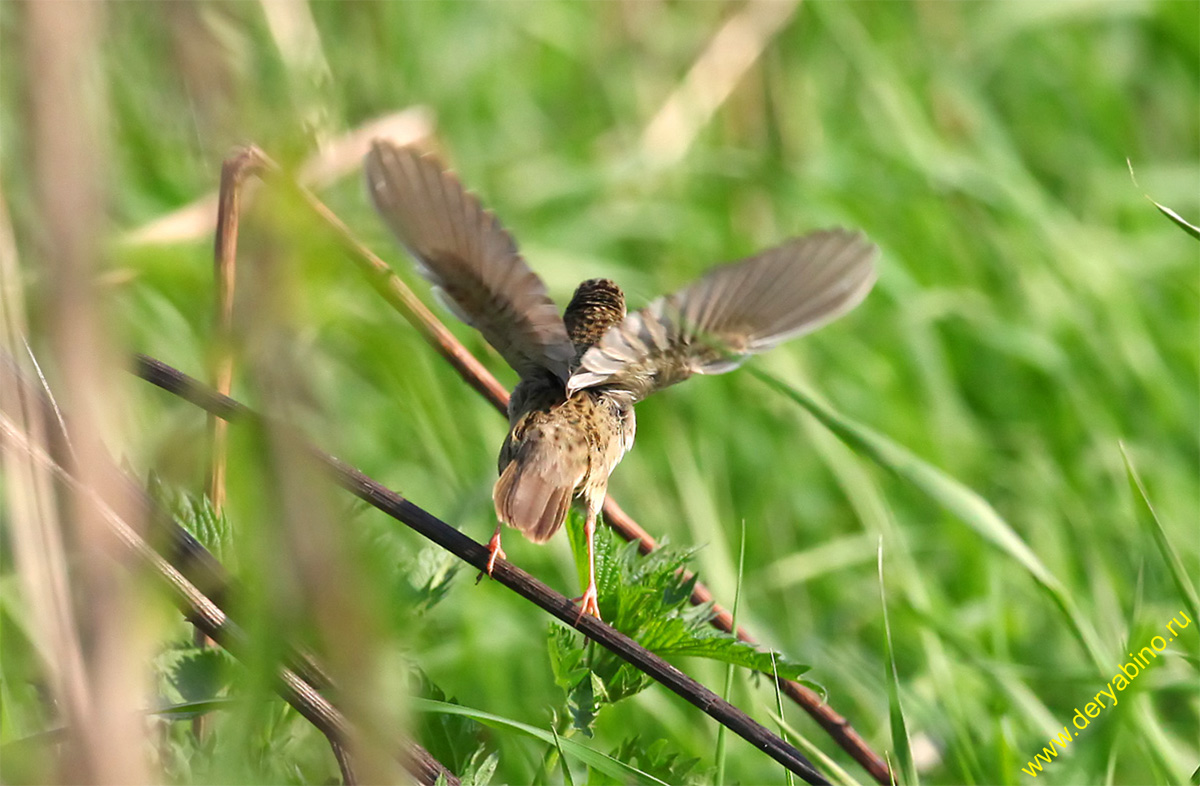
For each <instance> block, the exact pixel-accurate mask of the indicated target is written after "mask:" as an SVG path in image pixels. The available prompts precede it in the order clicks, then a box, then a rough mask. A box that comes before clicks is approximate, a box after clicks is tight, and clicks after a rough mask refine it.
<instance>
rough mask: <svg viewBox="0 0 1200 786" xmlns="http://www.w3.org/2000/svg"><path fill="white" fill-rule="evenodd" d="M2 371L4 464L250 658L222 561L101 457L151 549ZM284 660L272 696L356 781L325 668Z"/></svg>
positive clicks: (344, 724) (448, 776)
mask: <svg viewBox="0 0 1200 786" xmlns="http://www.w3.org/2000/svg"><path fill="white" fill-rule="evenodd" d="M0 371H2V373H0V379H4V380H5V383H6V384H5V386H4V387H5V388H6V389H7V390H10V391H11V392H13V393H14V394H17V393H19V398H16V397H9V398H5V399H3V400H0V448H3V450H2V451H0V452H2V453H3V457H4V459H5V460H6V463H7V462H8V461H9V460H11V459H14V458H22V459H24V460H25V461H26V462H27V463H28V464H29V465H31V466H35V467H37V468H38V469H40V470H41V471H43V472H45V473H46V474H47V475H49V476H51V477H54V478H55V479H56V480H58V481H59V482H61V483H63V484H64V485H65V486H67V487H69V488H71V489H72V490H74V491H75V493H76V494H77V495H78V496H79V497H80V498H81V499H82V500H84V501H85V502H86V504H88V505H89V506H90V507H91V509H92V511H93V512H94V513H95V514H96V515H97V517H98V519H99V520H100V521H101V522H103V524H104V525H105V527H106V529H108V531H109V532H110V533H111V534H112V535H113V537H114V539H115V540H116V541H117V542H119V543H120V545H121V547H122V548H123V550H125V552H126V553H127V554H128V555H129V556H130V557H131V560H130V561H131V562H132V563H133V564H139V565H141V566H143V567H145V568H146V569H147V570H148V572H149V573H151V574H153V575H154V576H155V577H156V578H157V579H158V580H159V582H160V584H162V586H164V587H165V589H166V590H167V592H168V594H169V595H170V597H171V598H172V600H173V601H174V602H175V604H176V606H177V607H178V608H179V610H180V612H181V613H182V614H183V615H184V617H185V618H186V619H187V620H188V621H189V622H191V623H192V624H193V625H195V626H196V627H197V629H199V630H200V631H202V632H203V633H204V634H205V636H206V637H209V638H211V639H212V640H213V641H215V642H218V643H219V644H221V646H223V647H225V648H226V649H227V650H229V651H230V652H231V653H232V654H233V655H234V656H235V657H242V656H243V655H244V654H245V653H249V652H253V648H252V644H251V642H250V639H249V637H248V636H247V635H246V633H245V630H244V629H243V628H242V627H241V626H240V625H238V624H237V623H236V621H234V620H233V619H232V618H231V616H230V615H229V614H228V612H227V611H226V610H225V609H226V607H228V606H229V605H231V604H230V597H229V596H230V595H231V594H232V593H233V588H232V587H231V586H230V581H229V578H228V574H227V573H226V571H225V569H224V568H223V566H222V565H221V564H220V562H218V561H217V559H216V558H215V557H214V556H213V555H212V554H211V553H210V552H208V550H206V549H205V548H204V547H203V546H202V545H201V544H200V543H199V542H198V541H196V540H195V539H194V538H193V537H192V536H191V535H190V534H188V532H187V531H186V530H185V529H184V528H183V527H182V526H181V525H180V524H179V523H178V522H177V521H175V520H174V519H173V518H172V517H171V516H170V515H169V514H168V513H167V512H166V511H164V510H163V509H162V508H161V506H160V505H159V504H158V503H156V502H155V501H154V500H153V499H151V498H150V496H149V495H148V494H146V493H145V492H144V491H143V490H142V489H140V488H139V487H138V485H137V483H136V482H135V481H134V480H133V479H132V478H130V477H128V476H127V475H125V474H124V473H123V472H121V471H120V470H118V469H117V467H116V464H115V463H113V462H112V460H111V457H103V460H102V461H100V464H101V466H97V467H93V473H95V474H96V475H98V476H100V477H102V478H103V479H104V483H103V485H104V487H105V488H118V489H122V490H123V491H124V496H125V498H126V499H127V500H129V501H131V503H132V507H133V509H134V510H135V511H136V512H137V514H138V518H139V519H141V520H142V521H145V522H147V526H148V533H147V535H148V536H149V538H148V539H149V540H150V541H153V542H154V543H155V544H157V546H151V545H150V544H149V543H148V542H147V538H145V537H143V536H142V535H141V534H140V533H139V532H137V531H136V530H135V529H133V528H132V527H131V526H130V525H129V523H128V520H127V518H126V514H123V513H120V512H118V511H117V510H115V509H114V508H113V506H112V505H111V504H109V503H108V502H107V501H106V500H105V499H104V498H102V497H101V495H100V494H99V493H97V492H96V491H95V490H94V489H93V488H92V487H91V486H90V485H88V484H87V483H85V482H84V481H83V480H81V479H80V478H78V477H77V476H76V475H74V474H72V472H70V471H68V470H67V469H65V468H64V467H63V466H62V465H61V464H60V463H59V462H58V461H57V460H56V459H55V458H54V457H53V456H52V455H51V453H52V450H51V448H50V446H49V445H48V444H47V436H48V435H47V430H46V429H44V428H42V429H38V428H31V426H33V425H35V424H43V423H45V422H47V420H48V418H49V416H50V411H51V405H50V403H49V402H48V401H46V396H45V395H44V394H42V393H40V392H39V391H38V390H37V389H36V388H35V387H34V386H33V385H31V384H30V383H29V382H28V381H27V380H26V379H25V378H24V374H23V373H22V371H21V370H20V369H19V368H18V366H17V363H16V362H15V360H14V359H13V358H12V357H11V356H9V355H7V353H0ZM65 431H66V428H65V425H62V433H55V434H53V436H54V437H55V438H56V439H59V440H60V441H61V440H62V438H63V437H65V435H66V434H65ZM11 490H12V491H14V492H15V491H17V490H18V489H15V488H14V489H11ZM283 661H284V665H283V666H281V667H280V669H279V672H278V675H277V678H278V681H277V684H276V691H277V692H278V693H279V695H280V696H281V697H282V698H283V699H284V700H285V701H286V702H288V703H289V704H290V705H292V706H293V707H294V708H295V709H296V711H297V712H299V713H300V715H301V716H302V717H304V718H306V719H307V720H308V721H309V722H311V723H312V724H313V725H314V726H315V727H316V728H317V729H318V730H319V731H320V732H321V733H322V734H323V735H324V736H325V737H326V738H327V739H328V740H329V742H330V745H331V747H332V749H333V753H334V756H335V757H336V758H337V761H338V765H339V767H340V768H341V771H342V775H343V782H344V783H347V784H353V783H356V782H357V780H356V777H355V774H354V770H353V769H352V764H351V760H350V758H349V757H348V756H347V742H349V741H352V740H354V739H356V738H360V737H362V736H363V730H362V729H361V728H358V727H356V726H355V724H353V723H352V722H351V720H350V719H349V718H347V717H346V715H345V714H344V713H342V712H341V710H339V709H338V708H337V707H336V706H335V705H334V704H333V703H332V702H330V700H329V699H328V698H326V696H325V695H324V694H326V693H330V692H334V693H336V691H335V690H334V686H333V684H332V682H331V680H330V678H329V676H328V674H327V672H326V670H325V668H324V667H323V666H322V665H321V664H319V663H318V662H317V661H316V659H315V658H314V657H313V656H312V655H311V654H310V653H307V652H304V651H300V650H296V649H294V648H289V649H286V650H285V652H284V658H283ZM366 736H367V737H369V738H371V742H372V743H373V744H374V745H376V746H378V747H381V748H383V747H391V746H393V745H395V743H391V742H389V741H386V740H382V739H379V738H380V737H381V735H380V734H379V733H377V732H369V733H367V735H366ZM393 758H394V760H395V761H396V762H397V763H399V764H400V765H401V766H402V767H403V768H404V769H405V771H407V772H408V774H409V775H410V776H412V778H413V779H414V780H415V781H416V782H417V783H419V784H422V786H433V784H435V783H437V782H439V779H441V782H443V783H446V784H448V785H449V786H457V784H458V782H459V781H458V778H457V776H455V774H454V773H453V772H451V771H450V770H448V769H446V767H445V766H444V765H442V764H441V763H440V762H439V761H438V760H437V759H435V758H434V757H433V756H432V755H431V754H430V753H429V752H428V751H427V750H425V749H424V748H422V747H421V746H420V745H418V744H416V743H415V742H413V741H411V740H408V739H401V740H400V742H399V745H398V749H397V750H396V751H395V754H394V757H393Z"/></svg>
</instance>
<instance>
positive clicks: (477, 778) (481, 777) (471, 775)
mask: <svg viewBox="0 0 1200 786" xmlns="http://www.w3.org/2000/svg"><path fill="white" fill-rule="evenodd" d="M499 763H500V754H499V753H497V752H496V751H492V752H491V753H485V751H484V749H483V747H480V748H479V750H477V751H475V755H474V756H472V757H471V761H470V762H468V763H467V768H466V769H465V770H463V773H462V777H461V778H459V782H460V783H461V784H462V786H487V785H488V784H489V783H491V782H492V775H493V774H495V772H496V765H497V764H499ZM438 777H439V778H440V777H441V776H440V775H439V776H438Z"/></svg>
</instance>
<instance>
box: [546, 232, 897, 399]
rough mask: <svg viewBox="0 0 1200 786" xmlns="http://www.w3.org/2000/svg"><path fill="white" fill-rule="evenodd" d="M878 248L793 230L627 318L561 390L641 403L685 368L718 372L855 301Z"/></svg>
mask: <svg viewBox="0 0 1200 786" xmlns="http://www.w3.org/2000/svg"><path fill="white" fill-rule="evenodd" d="M876 252H877V249H876V247H875V246H874V244H872V243H870V242H868V241H867V240H866V239H865V238H864V237H863V236H862V235H861V234H859V233H856V232H849V231H846V230H843V229H832V230H823V231H820V232H813V233H812V234H809V235H805V236H803V237H799V238H794V239H792V240H789V241H788V242H786V243H784V244H783V245H780V246H778V247H776V248H772V249H769V250H767V251H764V252H762V253H760V254H757V255H755V256H753V257H750V258H749V259H746V260H743V261H741V262H736V263H733V264H730V265H724V266H722V267H719V268H717V269H715V270H713V271H712V272H710V273H709V274H708V275H706V276H704V277H703V278H701V279H700V280H699V281H697V282H696V283H694V284H692V285H691V286H689V287H687V288H685V289H683V290H680V291H679V292H676V293H675V294H673V295H670V296H668V297H665V298H660V299H658V300H656V301H654V302H653V303H651V304H650V305H649V306H647V307H646V308H644V309H642V310H640V311H637V312H634V313H632V314H630V315H629V316H627V317H626V318H625V320H624V321H623V322H621V323H620V324H617V325H614V326H613V327H612V328H610V329H609V330H608V332H607V333H605V334H604V336H603V338H601V339H600V341H599V342H598V343H597V344H596V345H595V346H593V347H592V348H591V349H589V350H588V351H587V352H586V353H584V355H583V357H582V358H581V359H580V362H579V367H578V369H576V371H575V372H574V373H573V374H572V375H571V378H570V379H569V380H568V381H567V390H568V392H569V393H574V392H575V391H577V390H581V389H583V388H588V387H596V386H600V385H604V386H608V387H610V388H613V389H619V390H625V391H627V392H628V393H629V394H630V395H631V396H632V398H633V400H634V401H639V400H641V399H643V398H645V397H646V396H648V395H650V394H651V393H653V392H654V391H656V390H661V389H662V388H665V387H667V386H668V385H673V384H675V383H676V382H680V381H682V380H684V379H687V378H688V377H690V376H691V375H692V374H722V373H724V372H726V371H732V370H733V369H735V368H737V367H738V366H740V365H741V364H742V363H743V362H744V361H745V359H746V358H747V357H749V356H750V355H752V354H756V353H759V352H765V351H767V350H768V349H771V348H772V347H774V346H776V345H777V344H779V343H781V342H783V341H786V340H787V339H790V338H794V337H796V336H799V335H802V334H804V333H808V332H811V331H813V330H816V329H817V328H819V327H821V326H822V325H824V324H826V323H828V322H830V321H832V320H833V319H836V318H837V317H839V316H841V315H842V314H844V313H846V312H847V311H849V310H850V309H852V308H854V307H855V306H856V305H858V304H859V303H860V302H861V301H862V299H863V298H864V297H866V294H867V292H869V291H870V289H871V287H872V285H873V284H874V283H875V265H874V258H875V255H876Z"/></svg>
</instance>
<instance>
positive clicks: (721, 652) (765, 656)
mask: <svg viewBox="0 0 1200 786" xmlns="http://www.w3.org/2000/svg"><path fill="white" fill-rule="evenodd" d="M651 637H653V638H651ZM650 641H653V642H654V643H649V642H650ZM643 646H645V647H646V648H647V649H649V650H651V651H653V652H656V653H658V654H659V655H663V656H667V655H687V656H689V657H693V658H709V659H711V660H718V661H721V662H722V663H730V664H732V665H734V666H742V667H743V668H747V669H753V670H754V671H761V672H765V673H767V674H771V673H772V671H771V670H772V668H774V669H776V671H777V673H778V674H779V676H780V677H782V678H783V679H788V680H796V679H799V678H800V675H802V674H804V672H806V671H808V670H809V668H810V667H809V666H808V665H807V664H804V663H797V662H796V661H793V660H792V659H790V658H788V657H787V656H785V655H782V654H780V653H778V652H777V653H775V656H774V662H772V658H771V653H770V652H763V651H762V650H760V649H757V648H756V647H754V646H752V645H750V644H747V643H746V642H744V641H741V640H740V639H735V638H733V637H732V636H730V635H729V634H727V633H724V632H722V631H719V630H717V629H715V628H711V627H705V628H700V629H699V630H697V629H695V628H694V627H692V625H691V623H688V622H685V621H684V620H683V619H682V618H680V617H674V618H669V619H664V620H662V621H661V623H660V624H659V625H658V626H657V628H656V629H654V630H652V631H647V640H646V641H644V642H643Z"/></svg>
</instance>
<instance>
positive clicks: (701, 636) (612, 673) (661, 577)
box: [548, 511, 808, 735]
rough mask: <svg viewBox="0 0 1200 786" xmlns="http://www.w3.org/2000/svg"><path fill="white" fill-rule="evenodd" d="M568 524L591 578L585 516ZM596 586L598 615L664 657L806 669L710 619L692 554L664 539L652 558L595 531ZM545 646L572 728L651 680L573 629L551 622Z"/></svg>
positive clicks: (584, 727) (582, 726)
mask: <svg viewBox="0 0 1200 786" xmlns="http://www.w3.org/2000/svg"><path fill="white" fill-rule="evenodd" d="M566 528H567V531H568V534H569V535H570V538H571V543H572V546H573V549H574V553H575V555H576V562H577V565H578V567H579V572H580V580H581V581H582V582H584V583H586V581H587V556H586V549H587V546H586V540H585V535H584V529H583V515H582V513H580V512H579V511H573V512H572V513H571V515H570V516H569V517H568V520H567V524H566ZM595 540H596V542H595V548H596V584H597V587H598V590H599V606H600V616H601V618H603V619H604V620H605V621H606V622H608V624H609V625H611V626H613V627H614V628H616V629H617V630H619V631H621V632H622V633H624V634H625V635H627V636H629V637H630V638H632V639H634V640H635V641H637V642H638V643H639V644H641V645H642V646H643V647H645V648H646V649H648V650H650V651H651V652H654V653H656V654H658V655H661V656H663V657H672V656H688V657H696V658H707V659H710V660H715V661H719V662H722V663H728V664H731V665H734V666H740V667H743V668H746V669H753V670H756V671H762V672H766V673H768V674H769V673H771V672H772V668H774V669H776V670H777V672H778V674H779V675H780V676H782V677H785V678H787V679H797V678H798V677H799V676H800V675H801V674H803V673H804V672H805V671H806V670H807V669H808V667H807V666H805V665H803V664H799V663H796V662H794V661H792V660H790V659H788V658H786V657H785V656H783V655H781V654H779V653H771V652H764V651H761V650H758V649H756V648H755V647H753V646H751V645H749V644H747V643H745V642H743V641H740V640H738V639H737V638H735V637H734V636H732V635H731V634H728V633H724V632H722V631H719V630H717V629H715V628H713V627H712V626H710V625H709V624H708V621H709V620H710V619H711V618H712V616H713V611H712V605H711V604H705V605H703V606H692V605H691V603H690V602H689V598H690V597H691V594H692V588H693V587H694V586H695V584H696V576H695V575H692V576H691V577H685V575H684V570H685V569H686V568H687V566H688V564H689V562H690V561H691V558H692V554H693V552H692V551H690V550H685V549H677V548H674V547H673V546H671V545H669V544H668V543H667V542H665V540H664V541H663V542H662V543H660V547H659V548H658V549H657V550H655V551H653V552H651V553H650V554H648V555H645V556H643V555H641V554H640V553H639V552H638V547H637V544H636V543H620V544H618V542H617V540H616V536H615V535H614V534H613V532H612V531H611V530H610V529H608V528H606V527H603V528H600V529H599V530H598V531H597V532H596V539H595ZM548 643H549V650H550V665H551V668H552V669H553V672H554V680H555V682H556V683H557V684H558V686H559V687H560V688H562V689H563V691H564V692H565V693H566V702H567V703H566V710H567V713H568V714H569V715H570V717H571V718H572V720H573V724H574V727H575V728H576V729H579V730H580V731H582V732H584V733H585V734H588V735H590V734H591V733H592V727H593V724H594V722H595V720H596V715H597V713H598V712H599V711H600V709H601V708H602V707H603V706H604V705H607V704H615V703H616V702H618V701H621V700H622V699H625V698H628V697H630V696H633V695H635V694H637V693H639V692H641V691H642V690H644V689H646V688H647V687H649V686H650V685H651V684H653V681H652V680H651V679H650V678H649V677H648V676H646V675H645V674H644V673H642V672H641V671H639V670H637V669H635V668H634V667H633V666H631V665H630V664H629V663H627V662H626V661H624V660H623V659H621V658H619V657H618V656H616V655H615V654H613V653H611V652H609V651H607V650H605V649H602V648H600V647H597V646H595V645H594V644H592V643H590V642H588V641H587V640H586V639H585V638H584V637H583V636H582V635H580V634H576V633H575V632H574V631H573V630H571V629H570V628H566V627H563V626H561V625H557V624H552V625H551V626H550V629H549V634H548Z"/></svg>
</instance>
